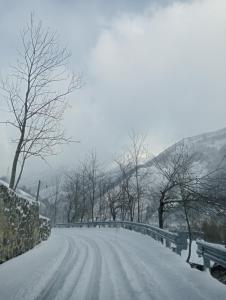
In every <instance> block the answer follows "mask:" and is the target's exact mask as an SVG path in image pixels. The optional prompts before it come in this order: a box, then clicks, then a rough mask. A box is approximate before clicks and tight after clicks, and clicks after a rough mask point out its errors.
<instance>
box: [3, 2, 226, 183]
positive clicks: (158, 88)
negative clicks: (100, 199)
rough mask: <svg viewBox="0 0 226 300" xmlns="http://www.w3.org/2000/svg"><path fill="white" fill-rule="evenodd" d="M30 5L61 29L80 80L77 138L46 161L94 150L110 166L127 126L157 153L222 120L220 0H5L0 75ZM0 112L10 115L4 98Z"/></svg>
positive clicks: (224, 44) (6, 140) (224, 61)
mask: <svg viewBox="0 0 226 300" xmlns="http://www.w3.org/2000/svg"><path fill="white" fill-rule="evenodd" d="M31 12H34V13H35V16H36V18H37V19H41V20H42V22H43V24H44V25H45V26H49V27H50V28H51V29H53V30H57V31H58V33H59V35H60V37H61V40H62V45H66V46H67V47H68V48H69V49H70V50H71V52H72V57H71V62H70V65H68V68H69V69H70V70H73V71H75V72H81V73H82V74H83V81H84V85H83V88H82V89H81V90H78V91H75V92H74V93H73V95H71V96H70V108H69V109H68V111H67V113H66V115H65V120H64V122H65V129H66V131H67V133H68V134H69V135H71V136H73V138H74V139H76V140H80V143H79V144H72V145H70V146H65V147H63V148H61V149H60V151H61V153H60V154H59V156H57V157H53V158H51V159H50V160H49V166H47V165H46V164H44V163H41V164H40V162H37V161H36V160H31V161H30V162H29V163H28V165H27V166H26V170H25V174H24V180H26V178H28V177H29V175H30V174H31V172H33V169H34V167H35V168H36V170H37V172H38V173H41V172H49V170H54V169H57V168H59V167H61V166H65V167H68V166H70V167H71V166H74V165H76V164H77V163H78V161H79V160H80V159H83V158H84V156H85V155H86V153H87V152H89V151H90V150H91V149H96V151H97V154H98V156H99V157H101V159H103V160H104V161H105V162H106V163H107V164H108V163H110V162H111V161H112V160H113V158H114V156H115V155H116V154H117V153H118V152H120V151H121V149H123V147H125V146H126V144H127V142H128V132H129V131H130V130H131V129H135V130H136V131H138V132H144V133H147V134H148V139H149V142H150V145H151V149H150V151H151V152H152V153H154V154H157V153H159V152H161V151H162V150H163V149H165V148H166V147H168V146H169V145H171V144H173V143H174V142H176V141H178V140H180V139H182V138H184V137H187V136H193V135H197V134H200V133H203V132H208V131H213V130H217V129H220V128H223V127H225V126H226V119H225V92H226V85H225V82H226V72H225V70H226V56H225V53H226V39H225V31H226V18H225V12H226V1H225V0H214V1H213V0H206V1H204V0H203V1H202V0H194V1H179V0H178V1H170V0H169V1H166V0H165V1H163V0H159V1H153V0H152V1H151V0H150V1H147V0H142V1H135V0H132V1H131V0H130V1H129V0H124V1H119V0H117V1H103V0H102V1H101V0H99V1H98V0H92V1H91V0H90V1H88V0H87V1H82V0H74V1H72V0H71V1H69V0H67V1H60V0H58V1H53V0H52V1H51V0H46V1H41V0H39V1H28V0H27V1H24V0H21V1H12V0H8V1H3V0H0V20H1V26H0V38H1V47H0V65H1V68H0V69H1V76H2V77H4V76H5V75H6V74H7V73H8V71H9V66H10V65H12V64H13V63H14V62H15V61H16V58H17V52H16V51H17V49H18V48H19V47H20V38H19V30H20V29H22V28H23V26H24V25H25V23H26V21H27V20H28V18H29V15H30V13H31ZM0 119H1V121H3V120H5V119H7V107H6V105H5V103H4V101H3V98H2V97H1V101H0ZM11 137H12V136H11V132H10V128H8V127H7V128H6V127H5V126H4V125H1V126H0V156H1V160H0V174H1V175H4V174H6V175H9V173H10V168H11V163H12V161H11V160H10V157H12V153H13V151H14V150H15V149H14V146H15V145H14V144H11V143H10V138H11Z"/></svg>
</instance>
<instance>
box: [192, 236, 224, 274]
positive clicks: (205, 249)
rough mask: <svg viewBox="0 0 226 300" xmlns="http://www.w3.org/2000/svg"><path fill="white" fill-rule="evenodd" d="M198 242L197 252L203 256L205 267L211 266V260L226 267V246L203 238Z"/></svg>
mask: <svg viewBox="0 0 226 300" xmlns="http://www.w3.org/2000/svg"><path fill="white" fill-rule="evenodd" d="M196 244H197V254H198V255H199V256H202V257H203V265H204V268H210V262H211V261H213V262H215V263H217V264H219V265H221V266H222V267H225V268H226V248H224V246H221V245H217V244H212V243H207V242H205V241H202V240H197V241H196Z"/></svg>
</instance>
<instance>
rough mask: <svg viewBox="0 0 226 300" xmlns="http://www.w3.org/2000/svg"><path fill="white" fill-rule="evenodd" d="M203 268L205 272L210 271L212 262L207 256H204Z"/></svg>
mask: <svg viewBox="0 0 226 300" xmlns="http://www.w3.org/2000/svg"><path fill="white" fill-rule="evenodd" d="M203 267H204V270H205V271H206V270H207V269H210V260H209V259H208V258H207V257H205V256H203Z"/></svg>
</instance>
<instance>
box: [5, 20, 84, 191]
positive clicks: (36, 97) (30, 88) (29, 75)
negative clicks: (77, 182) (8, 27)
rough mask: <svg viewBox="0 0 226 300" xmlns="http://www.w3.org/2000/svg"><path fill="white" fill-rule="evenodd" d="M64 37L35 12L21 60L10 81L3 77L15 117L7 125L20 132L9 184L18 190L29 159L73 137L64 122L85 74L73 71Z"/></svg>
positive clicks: (25, 32)
mask: <svg viewBox="0 0 226 300" xmlns="http://www.w3.org/2000/svg"><path fill="white" fill-rule="evenodd" d="M58 40H59V39H58V35H57V34H56V33H55V32H54V33H52V32H50V31H49V29H45V28H43V26H42V23H41V22H37V23H36V22H35V20H34V17H33V15H31V18H30V21H29V22H28V24H27V25H26V27H25V28H24V30H23V31H22V33H21V44H22V46H21V49H20V51H19V52H18V60H17V63H16V64H15V65H14V66H13V67H12V72H11V74H10V77H9V79H6V80H2V84H1V88H2V89H3V91H4V92H5V98H6V101H7V103H8V107H9V112H10V116H11V117H10V119H9V120H6V121H5V122H4V123H5V124H8V125H11V126H12V127H13V128H15V129H16V130H17V138H16V139H14V140H13V142H14V143H16V150H15V154H14V157H13V163H12V170H11V177H10V183H9V186H10V188H12V189H16V187H17V185H18V183H19V181H20V178H21V176H22V173H23V169H24V166H25V162H26V161H27V159H28V158H30V157H32V156H36V157H40V158H42V159H45V157H47V156H48V155H53V154H54V153H55V152H54V149H55V146H57V145H60V144H64V143H68V142H70V141H71V139H70V138H67V137H66V136H65V133H64V130H62V128H61V120H62V118H63V115H64V112H65V109H66V106H67V101H66V99H67V97H66V96H67V95H69V94H70V93H71V92H72V91H73V90H74V89H77V88H80V86H81V84H80V79H81V78H80V76H75V75H69V74H67V72H66V68H65V67H66V64H67V62H68V59H69V57H70V53H69V52H68V51H67V49H66V48H61V47H60V46H59V42H58ZM18 163H20V169H19V170H18ZM17 173H18V175H17Z"/></svg>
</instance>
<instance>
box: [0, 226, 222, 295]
mask: <svg viewBox="0 0 226 300" xmlns="http://www.w3.org/2000/svg"><path fill="white" fill-rule="evenodd" d="M0 299H1V300H22V299H23V300H26V299H27V300H32V299H51V300H53V299H59V300H64V299H76V300H80V299H81V300H82V299H90V300H91V299H92V300H95V299H103V300H110V299H117V300H118V299H122V300H126V299H147V300H162V299H164V300H166V299H169V300H182V299H184V300H186V299H189V300H199V299H202V300H204V299H205V300H215V299H217V300H223V299H224V300H225V299H226V286H224V285H223V284H221V283H219V282H218V281H217V280H215V279H214V278H212V277H211V276H210V275H209V274H208V272H200V271H197V270H195V269H191V268H190V267H189V266H188V265H187V264H186V263H185V262H184V261H183V259H182V258H181V257H180V256H178V255H176V254H174V253H172V252H171V250H169V249H167V248H164V247H163V246H162V245H160V244H159V243H157V242H156V241H154V240H152V239H151V238H150V237H148V236H144V235H142V234H139V233H135V232H130V231H128V230H124V229H110V228H109V229H105V228H103V229H99V228H89V229H86V228H82V229H76V228H72V229H56V230H53V233H52V236H51V237H50V239H49V240H48V241H47V242H43V243H42V244H40V245H39V246H37V247H36V248H35V249H33V250H31V251H29V252H27V253H26V254H23V255H21V256H19V257H17V258H14V259H12V260H10V261H8V262H6V263H4V264H2V265H0Z"/></svg>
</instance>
